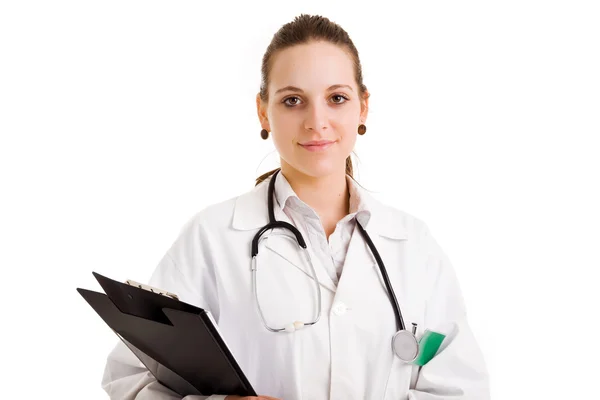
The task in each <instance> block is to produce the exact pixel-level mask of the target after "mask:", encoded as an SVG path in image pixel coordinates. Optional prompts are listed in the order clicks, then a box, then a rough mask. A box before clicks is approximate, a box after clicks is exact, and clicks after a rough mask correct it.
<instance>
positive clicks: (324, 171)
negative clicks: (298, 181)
mask: <svg viewBox="0 0 600 400" xmlns="http://www.w3.org/2000/svg"><path fill="white" fill-rule="evenodd" d="M338 164H339V165H338ZM290 167H292V168H293V169H295V170H297V171H298V172H300V173H302V174H304V175H308V176H311V177H313V178H320V177H323V176H328V175H331V174H334V173H336V172H339V171H340V169H341V168H343V169H344V170H345V169H346V160H345V159H344V161H343V162H340V163H333V162H331V160H328V161H325V160H323V161H321V162H315V161H314V160H310V161H304V162H296V163H293V164H292V163H290Z"/></svg>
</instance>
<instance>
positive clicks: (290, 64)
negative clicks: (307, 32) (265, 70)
mask: <svg viewBox="0 0 600 400" xmlns="http://www.w3.org/2000/svg"><path fill="white" fill-rule="evenodd" d="M273 60H274V61H273V64H272V66H271V72H270V88H269V91H270V92H271V93H274V92H275V91H276V90H278V89H280V88H282V87H284V86H288V85H292V86H297V87H299V88H301V89H303V90H305V91H316V90H321V89H326V88H328V87H329V86H331V85H333V84H346V85H350V86H352V87H353V88H355V90H356V83H355V79H354V66H353V63H352V58H351V57H350V55H349V54H348V53H347V52H346V51H344V50H343V48H342V47H340V46H338V45H335V44H331V43H327V42H312V43H308V44H301V45H296V46H292V47H290V48H287V49H285V50H282V51H281V52H279V53H277V54H275V57H274V59H273Z"/></svg>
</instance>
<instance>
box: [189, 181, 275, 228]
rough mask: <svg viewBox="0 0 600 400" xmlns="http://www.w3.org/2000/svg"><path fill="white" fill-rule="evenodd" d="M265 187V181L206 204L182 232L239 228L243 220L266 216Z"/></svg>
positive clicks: (190, 219) (192, 217) (191, 218)
mask: <svg viewBox="0 0 600 400" xmlns="http://www.w3.org/2000/svg"><path fill="white" fill-rule="evenodd" d="M264 188H265V185H264V183H263V184H261V185H258V186H255V187H253V188H252V189H250V190H247V191H245V192H242V193H241V194H239V195H237V196H235V197H231V198H228V199H226V200H223V201H220V202H218V203H213V204H210V205H208V206H206V207H205V208H203V209H201V210H199V211H197V212H196V213H194V214H193V215H192V216H191V217H190V218H189V219H188V220H187V221H186V222H185V223H184V225H183V227H182V229H181V230H182V233H191V232H200V233H202V232H211V233H217V232H226V231H230V230H239V229H240V226H239V225H240V224H242V222H243V221H252V219H253V218H258V219H262V218H265V217H264V216H263V214H264V213H263V210H262V209H263V208H264V211H265V212H266V201H267V199H266V192H265V190H264ZM263 192H265V193H263ZM242 228H243V227H242Z"/></svg>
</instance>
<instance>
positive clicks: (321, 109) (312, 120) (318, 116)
mask: <svg viewBox="0 0 600 400" xmlns="http://www.w3.org/2000/svg"><path fill="white" fill-rule="evenodd" d="M326 107H327V106H326V105H322V104H320V103H319V102H312V103H311V104H310V105H309V107H307V112H306V118H305V119H304V129H306V130H309V131H315V132H322V131H324V130H325V129H327V125H328V115H327V108H326Z"/></svg>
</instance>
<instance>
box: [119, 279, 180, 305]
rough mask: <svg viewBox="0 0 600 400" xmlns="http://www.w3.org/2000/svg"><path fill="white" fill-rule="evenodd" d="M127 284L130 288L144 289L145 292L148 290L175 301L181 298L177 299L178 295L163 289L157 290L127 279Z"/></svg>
mask: <svg viewBox="0 0 600 400" xmlns="http://www.w3.org/2000/svg"><path fill="white" fill-rule="evenodd" d="M125 283H126V284H128V285H129V286H135V287H137V288H140V289H144V290H147V291H149V292H152V293H156V294H160V295H163V296H167V297H171V298H172V299H175V300H179V297H177V295H176V294H175V293H170V292H167V291H166V290H161V289H158V288H155V287H153V286H150V285H144V284H143V283H139V282H136V281H132V280H131V279H127V280H126V281H125Z"/></svg>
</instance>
